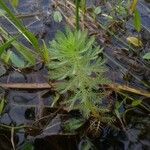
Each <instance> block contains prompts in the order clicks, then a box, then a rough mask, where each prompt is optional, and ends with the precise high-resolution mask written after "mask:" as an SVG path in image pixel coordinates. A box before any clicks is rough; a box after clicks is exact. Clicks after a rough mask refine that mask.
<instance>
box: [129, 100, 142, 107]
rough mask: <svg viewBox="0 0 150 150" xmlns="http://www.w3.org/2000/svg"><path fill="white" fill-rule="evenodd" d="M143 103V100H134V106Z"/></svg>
mask: <svg viewBox="0 0 150 150" xmlns="http://www.w3.org/2000/svg"><path fill="white" fill-rule="evenodd" d="M141 103H142V101H141V100H134V101H133V102H132V104H131V105H132V106H133V107H135V106H138V105H140V104H141Z"/></svg>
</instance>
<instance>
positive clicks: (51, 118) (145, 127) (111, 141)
mask: <svg viewBox="0 0 150 150" xmlns="http://www.w3.org/2000/svg"><path fill="white" fill-rule="evenodd" d="M50 4H51V2H50V0H42V1H40V0H39V1H38V0H29V1H25V0H21V1H20V5H19V7H18V9H17V14H18V16H20V18H22V19H23V20H24V23H25V24H26V26H27V27H28V28H29V29H30V30H31V31H32V32H34V33H35V34H36V35H37V37H38V38H40V39H41V38H42V39H44V40H46V42H47V43H48V41H49V40H51V39H53V38H54V35H55V33H56V31H57V30H58V29H60V30H62V29H63V27H64V22H63V23H61V24H58V23H55V22H53V21H52V17H51V13H52V8H51V6H50ZM149 6H150V5H149V3H146V2H143V1H141V3H140V5H139V6H138V7H139V9H140V12H141V13H142V22H143V25H144V27H145V28H146V29H148V30H150V11H149V10H150V7H149ZM24 14H28V15H29V16H30V17H29V16H25V15H24ZM31 14H32V15H33V14H36V15H35V16H34V15H33V16H32V15H31ZM0 24H1V25H2V26H3V27H5V28H6V29H7V30H8V31H9V32H10V33H11V34H12V35H13V34H15V33H16V30H15V29H14V28H13V27H12V26H11V25H10V24H9V23H8V22H6V21H5V20H3V19H1V20H0ZM127 27H128V30H130V31H131V32H132V33H134V29H133V27H132V26H130V25H128V26H127ZM145 28H144V29H145ZM146 29H145V30H144V31H145V33H144V35H143V37H146V36H147V37H146V42H147V43H146V45H147V47H146V48H145V51H148V50H147V49H149V45H150V44H149V41H148V38H149V36H150V35H149V34H148V35H145V34H147V30H146ZM144 31H143V32H144ZM23 42H24V43H26V41H23ZM115 44H118V42H117V41H115V42H114V45H115ZM115 46H116V45H115ZM119 46H120V45H118V47H119ZM106 52H107V51H106ZM143 53H144V52H141V53H140V54H141V55H142V54H143ZM108 54H109V55H110V57H115V60H116V61H117V62H119V63H121V62H125V66H124V67H125V68H119V67H118V66H117V65H116V64H115V63H114V61H110V60H108V63H107V65H108V67H109V69H110V72H111V75H112V76H111V77H113V78H112V80H114V81H116V82H118V83H130V84H131V85H134V86H138V87H142V88H144V89H146V90H149V89H148V88H147V87H146V88H145V86H143V84H141V82H139V81H138V80H136V79H134V78H133V77H131V76H130V75H129V74H128V72H130V69H129V68H130V67H131V64H132V65H133V63H132V62H133V61H131V59H132V56H129V55H128V54H126V53H124V51H121V50H120V51H119V53H118V52H117V53H108ZM113 54H114V55H113ZM133 55H135V54H133ZM138 57H139V56H136V58H138ZM136 58H135V60H136ZM130 61H131V63H126V62H130ZM134 63H135V62H134ZM139 63H140V64H141V63H144V67H145V66H146V67H149V63H148V62H145V61H144V60H141V61H140V62H139ZM126 66H128V67H126ZM139 66H140V67H141V65H139ZM137 67H138V66H137ZM142 71H143V67H141V68H140V69H139V68H138V69H137V70H136V71H135V72H133V74H134V76H137V77H138V78H139V79H140V80H144V81H145V82H147V83H149V82H150V78H149V76H148V75H150V74H149V72H144V73H143V74H146V75H147V74H148V75H147V76H145V77H144V76H143V74H141V72H142ZM47 75H48V74H47V70H46V69H45V68H44V67H43V66H42V65H38V66H36V67H35V68H34V69H28V70H26V71H23V72H19V71H17V70H15V69H13V68H11V69H10V70H9V71H7V72H6V74H5V75H3V76H1V77H0V82H4V83H9V82H10V83H18V82H20V83H35V82H38V83H42V82H47V81H48V78H47ZM128 75H129V77H128ZM126 76H127V77H128V78H126ZM130 78H131V79H130ZM125 79H126V80H125ZM0 94H1V95H3V96H4V97H5V99H6V100H7V106H6V108H5V111H4V113H3V114H2V115H1V117H0V123H1V124H5V125H9V126H22V125H24V124H25V125H27V126H30V128H21V129H19V130H17V132H15V134H14V142H15V144H16V147H17V149H19V150H22V149H23V146H24V144H25V142H26V141H30V142H31V143H33V145H34V149H35V150H49V149H52V150H76V149H79V150H80V149H81V143H82V142H83V141H84V139H80V138H79V136H78V135H69V134H65V135H64V134H63V131H62V127H61V124H62V121H63V120H64V116H67V114H66V112H62V111H60V112H59V113H58V114H56V113H55V112H56V110H55V109H51V108H49V106H50V104H51V102H52V98H53V95H54V93H53V92H52V91H50V90H40V91H39V90H32V91H31V90H4V91H1V93H0ZM141 99H142V97H141ZM145 101H147V100H145ZM124 109H125V108H124ZM147 113H148V112H145V111H143V110H142V109H139V108H138V109H136V110H134V112H133V111H131V112H128V113H127V115H126V118H127V120H128V121H127V123H126V124H127V128H126V131H122V130H116V129H114V128H110V127H105V128H104V129H103V131H102V134H101V137H99V138H96V139H92V142H93V144H94V145H95V147H96V148H97V149H107V150H134V149H135V150H148V149H149V147H150V143H149V139H150V137H149V135H150V133H149V123H150V121H149V118H148V116H147ZM44 116H48V117H47V118H44V119H43V120H42V121H41V120H40V119H41V118H42V117H44ZM62 116H63V117H62ZM39 120H40V121H39ZM31 126H32V128H31ZM51 126H53V127H51ZM47 127H50V128H47ZM5 129H6V128H0V150H10V149H12V144H11V141H10V137H11V133H10V131H9V130H5ZM43 129H44V130H43Z"/></svg>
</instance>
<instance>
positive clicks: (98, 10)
mask: <svg viewBox="0 0 150 150" xmlns="http://www.w3.org/2000/svg"><path fill="white" fill-rule="evenodd" d="M101 12H102V10H101V7H100V6H98V7H96V8H95V10H94V13H95V14H96V15H98V14H100V13H101Z"/></svg>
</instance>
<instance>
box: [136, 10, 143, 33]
mask: <svg viewBox="0 0 150 150" xmlns="http://www.w3.org/2000/svg"><path fill="white" fill-rule="evenodd" d="M141 26H142V22H141V16H140V13H139V11H138V10H135V12H134V27H135V29H136V30H137V32H140V31H141Z"/></svg>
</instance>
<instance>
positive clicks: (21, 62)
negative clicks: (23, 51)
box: [10, 53, 25, 68]
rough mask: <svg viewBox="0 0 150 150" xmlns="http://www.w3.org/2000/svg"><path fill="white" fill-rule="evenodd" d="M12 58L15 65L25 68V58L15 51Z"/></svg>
mask: <svg viewBox="0 0 150 150" xmlns="http://www.w3.org/2000/svg"><path fill="white" fill-rule="evenodd" d="M10 60H11V62H12V63H13V65H14V66H15V67H18V68H24V67H25V62H24V60H23V59H21V58H19V56H17V55H16V54H15V53H12V54H11V56H10Z"/></svg>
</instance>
